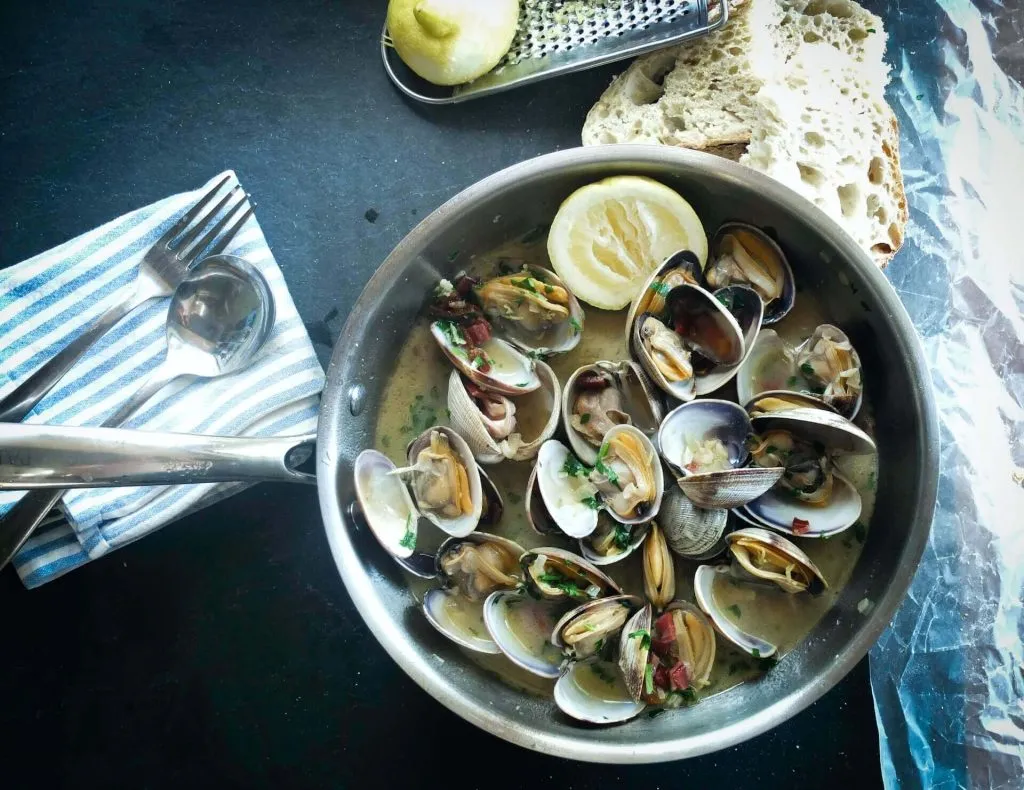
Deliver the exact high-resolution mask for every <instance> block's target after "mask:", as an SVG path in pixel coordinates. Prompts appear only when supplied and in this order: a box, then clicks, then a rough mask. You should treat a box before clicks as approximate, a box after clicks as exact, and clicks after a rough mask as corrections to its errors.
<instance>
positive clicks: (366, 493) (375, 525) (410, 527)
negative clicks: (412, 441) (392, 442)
mask: <svg viewBox="0 0 1024 790" xmlns="http://www.w3.org/2000/svg"><path fill="white" fill-rule="evenodd" d="M395 469H396V467H395V465H394V464H393V463H392V462H391V459H390V458H388V457H387V456H386V455H384V454H383V453H380V452H377V451H376V450H363V451H362V452H361V453H359V455H358V456H356V461H355V464H354V469H353V471H354V478H355V489H356V498H357V499H358V501H359V507H360V509H361V510H362V513H363V518H364V519H365V521H366V525H367V526H368V527H369V528H370V532H372V533H373V536H374V537H375V538H377V540H378V541H379V542H380V545H381V546H383V547H384V549H385V550H386V551H387V552H388V553H389V554H391V555H392V556H394V557H398V558H406V557H411V556H412V553H413V551H414V550H415V548H416V533H417V525H418V523H419V517H420V514H419V511H418V510H417V509H416V505H415V503H413V501H412V496H410V494H409V491H408V489H407V488H406V487H405V484H404V483H403V482H402V480H401V479H400V478H399V477H398V476H397V475H393V474H391V473H392V472H393V471H394V470H395ZM410 532H411V533H412V538H411V539H410V538H408V537H407V535H408V533H410Z"/></svg>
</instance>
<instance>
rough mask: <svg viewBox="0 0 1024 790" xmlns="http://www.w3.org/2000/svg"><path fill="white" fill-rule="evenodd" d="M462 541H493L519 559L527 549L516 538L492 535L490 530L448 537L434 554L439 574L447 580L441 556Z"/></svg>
mask: <svg viewBox="0 0 1024 790" xmlns="http://www.w3.org/2000/svg"><path fill="white" fill-rule="evenodd" d="M460 543H476V544H478V545H480V544H484V543H493V544H495V545H496V546H498V547H500V548H502V549H504V550H505V551H507V552H508V553H509V554H510V555H512V556H513V557H515V559H516V560H517V561H518V560H519V558H520V557H522V556H523V552H524V551H525V549H523V547H522V546H520V545H519V544H518V543H516V542H515V541H514V540H509V539H508V538H506V537H502V536H501V535H492V534H491V533H490V532H474V533H473V534H472V535H467V536H466V537H464V538H446V539H445V540H444V541H443V542H442V543H441V545H440V546H439V547H438V549H437V554H435V555H434V564H435V567H436V569H437V575H438V576H439V577H440V578H441V579H444V580H445V581H447V576H446V574H445V572H444V570H443V569H442V568H441V558H442V557H443V556H444V555H445V554H446V553H447V552H448V551H450V550H451V549H452V548H454V547H455V546H457V545H458V544H460Z"/></svg>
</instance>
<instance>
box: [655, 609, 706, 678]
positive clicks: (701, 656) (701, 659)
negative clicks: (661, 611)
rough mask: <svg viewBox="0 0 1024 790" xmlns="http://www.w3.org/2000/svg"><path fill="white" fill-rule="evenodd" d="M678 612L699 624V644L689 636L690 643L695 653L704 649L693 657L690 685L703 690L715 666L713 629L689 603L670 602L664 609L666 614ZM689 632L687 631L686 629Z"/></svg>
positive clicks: (704, 616)
mask: <svg viewBox="0 0 1024 790" xmlns="http://www.w3.org/2000/svg"><path fill="white" fill-rule="evenodd" d="M677 609H678V610H679V611H682V612H685V613H686V614H690V615H692V616H693V619H694V620H696V621H697V622H698V623H699V627H700V630H701V634H700V637H701V642H700V644H697V642H696V639H694V637H693V636H692V635H691V637H690V638H691V641H693V642H694V649H695V651H696V650H697V649H698V648H700V647H702V646H703V647H704V648H706V649H705V650H703V651H700V653H698V654H697V655H694V662H693V663H694V665H693V667H692V669H693V673H692V675H691V678H690V680H691V682H692V685H694V686H696V687H697V688H704V687H706V686H707V685H709V678H710V677H711V670H712V669H713V668H714V665H715V653H716V651H717V644H716V642H715V629H714V628H713V627H712V625H711V623H710V622H709V621H708V618H707V616H706V615H705V614H704V612H702V611H701V610H700V609H699V608H697V607H696V606H694V605H693V604H692V603H690V602H689V601H672V603H670V604H669V605H668V606H666V607H665V611H666V612H671V611H674V610H677ZM652 625H653V624H652ZM687 630H689V629H687Z"/></svg>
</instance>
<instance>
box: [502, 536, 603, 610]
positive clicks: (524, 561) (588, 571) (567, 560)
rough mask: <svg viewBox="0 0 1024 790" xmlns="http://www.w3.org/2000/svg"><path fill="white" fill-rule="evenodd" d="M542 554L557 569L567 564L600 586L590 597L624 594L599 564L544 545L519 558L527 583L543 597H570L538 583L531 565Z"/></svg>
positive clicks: (595, 585) (558, 598) (563, 598)
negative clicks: (555, 594) (552, 593)
mask: <svg viewBox="0 0 1024 790" xmlns="http://www.w3.org/2000/svg"><path fill="white" fill-rule="evenodd" d="M541 555H543V556H544V557H547V565H553V566H554V567H555V569H556V570H557V569H564V568H565V567H566V566H569V567H570V568H571V569H572V570H573V571H574V573H576V574H580V575H582V576H583V577H585V578H586V579H587V581H589V582H590V584H591V585H592V586H594V587H597V588H599V589H598V590H597V594H596V595H593V596H589V597H592V598H603V597H606V596H609V595H622V588H621V587H619V584H618V582H616V581H615V580H614V579H612V578H611V577H610V576H608V575H607V574H606V573H604V572H603V571H601V570H599V569H598V568H597V566H595V565H593V564H592V563H590V562H587V561H586V560H585V559H583V558H582V557H581V556H579V555H578V554H573V553H572V552H571V551H566V550H565V549H559V548H555V547H553V546H542V547H541V548H539V549H531V550H529V551H527V552H526V553H525V554H523V556H522V557H520V558H519V564H520V565H521V566H522V568H523V576H524V578H525V579H526V584H527V585H529V586H530V587H531V588H532V589H533V591H534V592H536V593H537V594H538V595H540V596H541V597H546V598H549V599H551V600H566V599H567V598H568V596H566V595H565V594H564V593H560V594H559V595H557V596H552V595H551V594H550V593H549V592H548V591H546V590H544V589H543V588H541V587H539V586H538V585H537V583H536V581H535V580H534V578H533V576H532V574H531V573H530V566H531V565H533V563H534V562H535V561H536V559H537V558H538V557H540V556H541ZM580 600H581V601H582V600H586V598H581V599H580Z"/></svg>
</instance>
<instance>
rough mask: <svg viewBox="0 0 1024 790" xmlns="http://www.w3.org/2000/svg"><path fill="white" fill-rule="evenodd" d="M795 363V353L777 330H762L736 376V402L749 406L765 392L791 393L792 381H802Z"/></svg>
mask: <svg viewBox="0 0 1024 790" xmlns="http://www.w3.org/2000/svg"><path fill="white" fill-rule="evenodd" d="M795 360H796V357H795V354H794V352H793V350H792V349H791V348H790V347H789V346H788V345H787V344H786V342H785V341H784V340H783V339H782V338H781V337H779V335H778V333H777V332H776V331H775V330H774V329H762V330H761V331H760V332H759V333H758V335H757V338H756V339H755V340H754V344H753V346H752V347H751V348H750V350H749V351H748V352H747V356H746V359H744V360H743V364H741V365H740V369H739V371H737V373H736V396H737V400H738V401H739V402H740V403H743V404H748V403H750V401H752V400H753V399H754V398H755V397H756V396H758V395H760V394H761V393H763V392H769V391H773V392H776V391H787V390H792V385H791V384H790V382H793V381H794V380H799V381H802V379H800V378H799V377H798V376H797V369H796V361H795Z"/></svg>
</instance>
